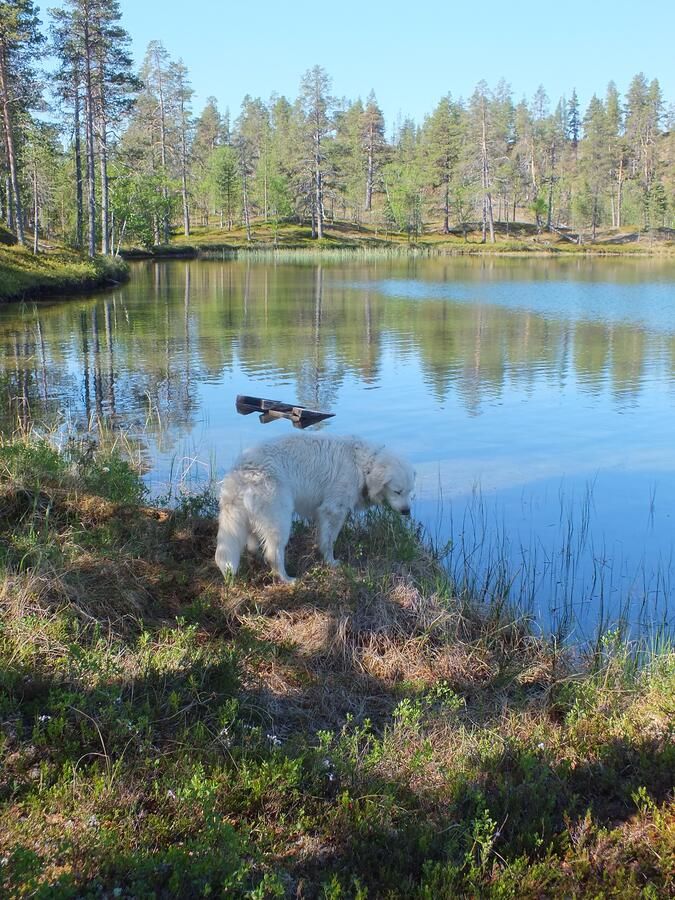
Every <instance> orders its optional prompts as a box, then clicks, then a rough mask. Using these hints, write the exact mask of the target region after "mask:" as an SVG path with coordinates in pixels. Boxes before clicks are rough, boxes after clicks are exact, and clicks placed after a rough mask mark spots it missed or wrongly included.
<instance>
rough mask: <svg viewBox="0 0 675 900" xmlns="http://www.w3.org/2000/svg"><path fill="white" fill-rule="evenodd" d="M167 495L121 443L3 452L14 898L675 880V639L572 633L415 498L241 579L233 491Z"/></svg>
mask: <svg viewBox="0 0 675 900" xmlns="http://www.w3.org/2000/svg"><path fill="white" fill-rule="evenodd" d="M144 501H145V496H144V490H143V484H142V482H141V480H140V479H139V477H138V475H137V474H136V472H135V471H134V469H133V467H132V466H131V465H130V464H129V462H128V459H127V457H126V456H125V455H124V454H122V453H121V452H120V448H119V445H118V446H115V445H112V446H110V445H109V444H105V445H104V446H101V445H99V444H94V443H92V442H91V441H89V442H87V443H85V444H80V443H78V442H70V443H68V444H66V446H65V447H64V449H63V450H62V451H57V450H56V449H55V448H54V447H53V446H52V445H51V443H50V442H49V441H48V440H38V439H17V440H16V441H9V442H5V443H4V444H3V445H2V446H0V894H2V895H3V896H8V897H44V898H46V897H49V898H53V897H57V898H60V897H102V896H103V897H124V898H131V897H134V898H136V897H138V898H150V897H156V898H163V897H166V898H169V897H204V896H210V897H249V898H267V897H269V898H272V897H307V898H308V897H322V898H343V897H350V898H352V897H353V898H356V897H361V898H364V897H387V898H398V897H416V898H428V900H431V898H434V900H435V898H452V897H478V896H480V897H495V898H508V897H513V898H523V897H543V896H545V897H571V896H573V897H603V896H607V897H609V896H612V897H636V896H643V897H651V898H656V897H662V896H668V895H669V894H672V892H673V890H675V807H674V805H673V773H674V772H675V701H674V700H673V698H674V697H675V653H674V652H673V649H672V647H671V646H670V645H668V644H667V643H664V644H663V645H662V646H661V647H659V648H658V649H656V648H652V652H651V653H650V654H648V655H645V654H644V653H643V652H642V651H643V649H644V648H638V647H636V646H634V645H629V644H626V643H625V642H624V641H623V640H621V639H620V638H619V636H618V635H617V634H616V633H613V632H608V633H606V634H605V635H604V637H603V638H602V640H601V641H599V642H598V644H597V645H596V646H594V648H593V650H592V652H590V651H589V653H588V654H587V653H585V652H584V651H583V648H577V649H575V650H570V649H567V650H562V649H561V648H560V647H559V646H558V645H557V643H556V642H555V640H553V639H550V640H549V639H542V638H540V637H536V636H534V635H533V634H532V633H531V631H530V630H529V628H528V626H527V623H526V622H524V621H518V620H514V619H512V618H510V617H509V616H508V614H507V613H506V612H505V611H504V610H503V609H501V608H497V609H495V608H492V607H491V606H490V604H477V603H472V602H471V601H470V599H469V598H467V597H465V596H464V597H462V599H461V600H460V599H458V598H457V596H456V595H455V592H454V591H453V587H452V584H451V583H449V581H448V578H447V576H446V575H445V574H444V570H443V568H442V567H441V566H440V565H439V560H438V558H437V556H436V554H435V553H434V551H433V550H432V549H431V548H430V547H429V546H428V545H426V544H425V542H424V538H423V535H422V534H421V533H420V531H419V530H418V528H417V527H416V526H415V524H414V523H412V524H411V523H408V522H406V521H404V520H402V519H400V518H398V517H396V516H395V515H393V514H391V513H387V512H384V513H369V514H368V515H367V516H365V517H363V518H358V519H356V520H354V521H352V522H350V523H348V525H347V527H346V529H345V530H344V532H343V534H342V535H341V536H340V539H339V546H338V548H337V552H338V555H339V556H341V558H342V559H343V560H344V561H345V564H344V565H343V566H342V567H341V568H340V569H338V570H337V571H332V570H327V569H325V568H324V567H322V566H320V565H319V563H318V560H317V557H316V553H315V551H314V549H313V547H312V541H311V533H310V532H309V530H308V529H307V528H302V527H298V528H296V529H295V532H294V534H293V537H292V541H291V545H290V548H289V568H290V569H291V570H292V571H294V572H297V574H298V575H299V579H298V581H297V583H296V584H295V585H294V586H292V587H289V586H287V585H280V584H275V583H273V582H272V581H271V579H270V577H269V575H268V574H267V572H266V570H265V569H264V567H263V566H262V565H261V564H259V563H258V562H257V561H256V560H253V559H250V560H248V561H247V562H246V564H245V565H244V567H243V569H242V571H241V573H240V574H239V575H238V576H237V578H236V579H235V581H234V582H233V583H232V584H230V585H225V584H223V583H222V579H221V578H220V575H219V573H218V571H217V569H216V568H215V565H214V563H213V561H212V555H213V552H214V541H215V523H214V521H213V519H211V518H204V517H201V516H200V515H198V514H196V513H199V512H200V510H204V509H208V508H209V504H207V503H206V502H205V501H203V500H200V503H199V504H196V505H195V504H193V503H191V502H190V499H189V498H183V499H182V500H179V502H178V504H177V506H176V508H175V510H169V509H164V508H157V507H149V506H146V505H144ZM638 659H639V660H640V664H639V665H638V664H637V662H636V660H638Z"/></svg>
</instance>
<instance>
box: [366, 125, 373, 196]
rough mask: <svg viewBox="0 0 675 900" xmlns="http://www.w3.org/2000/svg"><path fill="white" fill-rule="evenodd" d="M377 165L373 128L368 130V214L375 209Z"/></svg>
mask: <svg viewBox="0 0 675 900" xmlns="http://www.w3.org/2000/svg"><path fill="white" fill-rule="evenodd" d="M374 172H375V164H374V159H373V127H372V125H371V126H370V128H369V129H368V171H367V173H366V212H370V211H371V209H372V208H373V178H374Z"/></svg>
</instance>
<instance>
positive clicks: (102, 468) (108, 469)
mask: <svg viewBox="0 0 675 900" xmlns="http://www.w3.org/2000/svg"><path fill="white" fill-rule="evenodd" d="M109 471H110V466H101V472H109Z"/></svg>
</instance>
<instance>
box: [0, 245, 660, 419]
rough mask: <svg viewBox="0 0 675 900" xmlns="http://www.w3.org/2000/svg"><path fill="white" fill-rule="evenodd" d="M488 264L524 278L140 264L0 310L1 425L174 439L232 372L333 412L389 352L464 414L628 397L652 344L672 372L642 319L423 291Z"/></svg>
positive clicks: (391, 269) (429, 268)
mask: <svg viewBox="0 0 675 900" xmlns="http://www.w3.org/2000/svg"><path fill="white" fill-rule="evenodd" d="M485 265H487V266H488V268H487V269H486V268H485ZM491 267H496V269H495V271H496V272H498V274H499V275H500V277H501V275H502V274H503V276H504V277H505V278H508V277H515V275H514V273H516V274H517V277H519V278H522V277H523V271H522V267H516V268H514V269H509V267H508V266H507V265H505V264H504V261H502V260H499V261H490V262H489V264H485V263H481V265H480V266H478V267H476V265H475V261H471V264H469V263H468V262H467V261H461V263H460V262H457V263H456V262H454V261H453V262H448V261H447V260H443V261H438V263H437V264H433V261H425V262H423V263H420V262H418V261H416V260H413V261H410V262H397V261H384V262H383V261H378V262H377V263H376V264H373V265H370V266H364V265H363V264H361V263H347V264H344V265H338V266H331V265H325V264H320V265H315V264H312V265H266V264H260V263H251V262H250V260H249V261H246V262H234V261H228V262H223V263H216V262H210V263H206V264H205V263H195V262H187V263H184V262H178V261H171V262H161V263H148V264H140V265H137V266H135V267H134V272H133V277H132V280H131V282H130V284H129V285H128V286H125V287H124V288H122V289H120V290H116V291H114V292H109V293H106V294H104V295H102V296H100V297H99V298H98V299H96V300H79V299H78V300H72V301H69V302H68V303H55V304H52V305H48V306H47V305H44V306H35V307H28V308H27V307H22V308H18V307H17V308H16V309H15V310H3V311H2V317H1V318H0V391H1V392H2V393H1V396H2V398H4V399H3V401H2V404H1V407H0V426H1V427H2V428H3V430H5V431H6V430H8V429H10V428H12V427H14V426H15V425H16V423H17V422H20V423H21V424H23V425H26V426H27V425H28V424H30V422H31V421H33V422H39V423H43V422H45V421H49V420H54V419H55V418H57V417H58V415H59V414H61V415H64V414H68V415H69V416H70V418H71V419H73V420H74V421H77V422H79V423H81V424H85V423H86V422H88V421H89V420H90V419H91V418H92V417H94V418H95V417H100V418H102V419H104V420H106V421H108V422H110V423H111V424H112V425H113V426H116V425H117V424H118V423H122V424H123V425H124V427H126V428H132V429H136V428H138V429H139V430H140V429H147V430H149V431H150V432H153V431H156V432H160V431H161V432H163V433H164V435H165V436H168V435H170V434H171V432H172V430H175V429H177V428H178V429H180V430H183V431H184V430H188V429H191V428H192V427H193V425H194V422H195V420H196V417H197V415H198V412H199V403H200V392H201V390H202V384H203V383H204V382H211V383H215V382H218V381H221V382H222V381H223V379H224V376H225V373H227V372H236V373H238V375H239V376H240V377H239V379H238V380H239V381H240V382H241V385H242V388H245V389H246V390H248V389H250V387H251V384H250V383H251V382H253V383H254V384H255V382H256V381H257V382H261V381H264V382H265V384H266V385H267V386H268V387H269V384H270V383H272V384H273V385H276V386H277V387H278V390H277V391H276V393H277V394H278V395H279V398H280V399H286V398H287V397H288V398H289V399H297V400H298V401H299V402H301V403H303V404H304V405H307V406H312V407H317V408H320V409H324V408H325V409H329V410H332V409H335V407H336V405H337V403H338V400H339V396H340V393H341V389H342V387H343V385H344V384H345V381H346V380H348V379H350V378H352V379H355V380H358V381H360V382H361V383H362V384H369V385H371V384H377V383H378V381H379V379H380V373H381V368H382V365H383V359H384V358H385V357H386V358H387V359H389V357H390V358H391V360H392V361H393V365H394V366H395V368H396V371H398V367H399V366H400V365H408V364H413V365H416V364H417V363H419V365H420V367H421V369H422V372H423V377H424V380H425V383H426V384H427V386H428V388H429V390H430V391H431V393H432V396H433V397H434V399H435V401H436V403H438V404H442V403H444V402H445V401H446V399H447V398H449V397H450V396H452V395H453V394H454V395H456V396H457V397H459V398H460V399H461V402H462V403H463V405H464V406H465V408H467V409H468V410H469V411H471V412H473V413H477V412H479V411H480V409H481V405H482V404H483V403H484V402H485V401H486V399H490V398H493V399H494V398H498V397H501V396H502V395H503V394H504V393H505V392H506V391H507V390H509V389H511V388H514V387H517V388H518V389H520V390H524V391H525V392H528V391H530V390H533V389H534V388H535V387H536V386H537V385H539V384H541V383H542V381H544V380H548V381H550V383H552V384H558V383H562V382H563V381H564V379H565V377H566V376H568V375H570V374H575V375H577V376H578V385H579V389H580V390H582V391H590V392H594V393H597V392H598V391H599V390H600V389H601V388H602V387H603V386H604V385H607V386H609V387H610V388H612V389H613V397H614V398H615V402H617V403H621V404H624V403H626V402H627V400H628V399H629V398H631V397H635V396H637V395H638V393H639V392H640V390H641V389H642V386H643V383H644V372H645V368H646V365H647V363H652V362H653V359H654V358H657V357H658V355H659V354H663V357H664V361H665V363H666V365H670V366H675V363H673V362H672V361H673V359H675V344H674V342H673V341H672V340H671V339H670V338H665V337H661V336H660V335H659V334H648V333H647V332H645V331H644V330H643V329H641V328H640V327H639V326H637V325H630V324H619V325H617V324H613V325H607V324H604V323H597V322H585V321H580V320H575V321H567V320H565V319H563V318H562V317H561V318H554V317H547V316H543V315H539V314H537V313H535V312H531V311H530V312H523V311H519V310H513V309H509V308H505V307H501V306H495V305H490V304H485V303H483V304H481V303H459V302H453V301H452V300H451V299H448V298H444V299H441V300H438V299H431V297H433V288H434V286H437V285H438V284H441V285H442V284H444V283H446V282H447V283H448V284H450V285H451V283H452V279H453V272H454V273H459V274H460V275H461V277H463V278H468V276H469V273H471V274H472V277H474V278H475V279H476V280H478V279H479V278H480V277H485V276H486V274H488V275H489V274H490V271H491ZM490 277H492V276H490ZM424 278H426V279H427V281H424V280H423V279H424ZM406 279H408V280H410V279H418V280H417V281H416V282H415V284H416V286H418V287H419V296H418V297H417V298H416V299H410V298H409V297H405V296H402V297H397V296H396V295H395V293H391V292H387V293H386V294H385V293H384V292H383V291H382V290H381V287H380V285H381V282H383V281H389V282H391V283H392V284H394V285H395V284H396V282H397V280H403V281H405V280H406ZM426 284H429V285H430V288H429V290H430V293H429V296H426V295H425V285H426ZM542 290H544V288H542ZM451 293H452V291H451V290H450V291H449V294H451ZM251 392H253V391H251ZM230 399H233V398H230ZM226 402H229V399H228V400H226Z"/></svg>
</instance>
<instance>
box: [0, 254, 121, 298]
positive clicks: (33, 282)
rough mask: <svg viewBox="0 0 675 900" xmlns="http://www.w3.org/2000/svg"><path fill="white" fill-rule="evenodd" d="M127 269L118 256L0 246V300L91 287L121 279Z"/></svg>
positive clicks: (43, 295)
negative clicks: (34, 251) (83, 254)
mask: <svg viewBox="0 0 675 900" xmlns="http://www.w3.org/2000/svg"><path fill="white" fill-rule="evenodd" d="M128 272H129V269H128V265H127V263H126V262H125V261H124V260H122V259H120V258H119V257H105V256H96V257H94V258H93V259H90V258H88V257H84V256H81V255H80V254H78V253H75V252H73V251H68V250H63V249H61V250H48V251H45V252H42V253H39V254H38V255H37V256H34V255H33V253H31V251H30V250H29V249H28V248H24V247H18V246H13V247H8V246H2V245H0V303H8V302H12V301H22V300H40V299H43V298H45V297H53V296H57V295H60V294H72V293H82V292H85V291H90V290H95V289H97V288H103V287H106V286H109V285H113V284H117V283H119V282H121V281H125V280H126V279H127V278H128Z"/></svg>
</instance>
